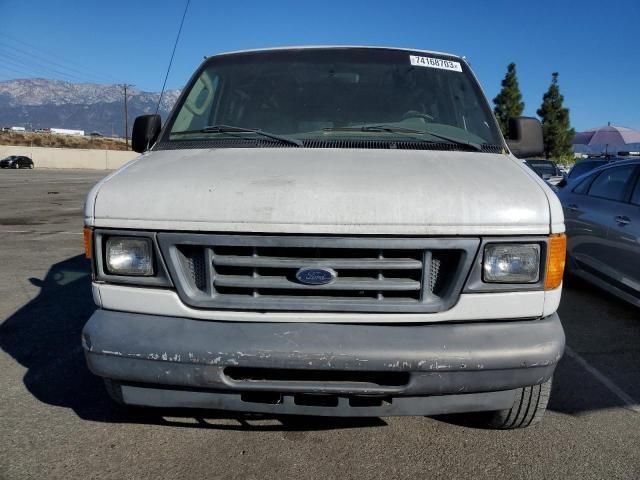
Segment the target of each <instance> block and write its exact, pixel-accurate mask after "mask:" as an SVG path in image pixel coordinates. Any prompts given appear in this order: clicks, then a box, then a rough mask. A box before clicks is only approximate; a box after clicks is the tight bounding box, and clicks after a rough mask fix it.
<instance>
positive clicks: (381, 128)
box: [322, 125, 482, 152]
mask: <svg viewBox="0 0 640 480" xmlns="http://www.w3.org/2000/svg"><path fill="white" fill-rule="evenodd" d="M322 130H324V131H326V132H388V133H408V134H417V135H424V134H427V135H431V136H432V137H436V138H439V139H440V140H445V141H447V142H449V143H454V144H456V145H460V146H464V147H470V148H472V149H473V150H475V151H477V152H481V151H482V146H481V145H480V144H479V143H475V142H465V141H462V140H458V139H457V138H453V137H449V136H447V135H441V134H439V133H434V132H431V131H429V130H416V129H413V128H403V127H393V126H390V125H363V126H361V127H333V128H332V127H328V128H323V129H322ZM412 138H415V137H412ZM416 140H421V141H429V140H423V139H421V138H418V139H416Z"/></svg>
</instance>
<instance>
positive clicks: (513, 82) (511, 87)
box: [493, 63, 524, 137]
mask: <svg viewBox="0 0 640 480" xmlns="http://www.w3.org/2000/svg"><path fill="white" fill-rule="evenodd" d="M493 103H494V105H495V108H494V109H493V112H494V113H495V115H496V119H497V120H498V124H499V125H500V129H501V130H502V133H503V134H504V136H505V137H508V136H509V118H511V117H519V116H520V115H522V112H523V111H524V102H523V101H522V93H520V87H519V86H518V77H517V76H516V64H515V63H510V64H509V66H508V67H507V74H506V75H505V76H504V79H503V80H502V89H501V90H500V93H498V96H497V97H496V98H494V99H493Z"/></svg>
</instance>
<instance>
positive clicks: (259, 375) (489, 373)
mask: <svg viewBox="0 0 640 480" xmlns="http://www.w3.org/2000/svg"><path fill="white" fill-rule="evenodd" d="M83 345H84V349H85V353H86V357H87V362H88V365H89V368H90V369H91V371H92V372H93V373H95V374H96V375H99V376H101V377H105V378H110V379H114V380H116V381H118V382H119V383H120V384H121V388H118V389H117V392H116V394H117V395H118V396H119V397H120V398H121V400H122V401H123V402H124V403H128V404H134V405H148V406H159V407H202V408H216V409H228V410H238V411H251V412H264V413H299V414H310V415H336V416H340V415H348V416H367V415H432V414H439V413H453V412H467V411H481V410H496V409H502V408H508V407H510V406H511V404H512V401H513V395H514V392H513V390H514V389H516V388H518V387H523V386H527V385H535V384H539V383H542V382H544V381H546V380H547V379H548V378H550V377H551V375H552V374H553V371H554V369H555V366H556V363H557V362H558V360H559V359H560V357H561V356H562V352H563V349H564V333H563V330H562V326H561V325H560V320H559V318H558V316H557V315H556V314H553V315H551V316H549V317H546V318H542V319H537V320H519V321H516V320H514V321H499V322H478V323H472V324H470V323H464V324H438V325H352V324H313V323H299V324H296V323H263V322H260V323H246V322H241V323H234V322H214V321H202V320H192V319H186V318H175V317H162V316H153V315H140V314H131V313H122V312H113V311H105V310H98V311H96V312H95V313H94V314H93V316H92V317H91V319H90V320H89V321H88V323H87V325H86V326H85V328H84V331H83Z"/></svg>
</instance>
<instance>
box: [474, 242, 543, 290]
mask: <svg viewBox="0 0 640 480" xmlns="http://www.w3.org/2000/svg"><path fill="white" fill-rule="evenodd" d="M483 270H484V281H485V282H488V283H536V282H537V281H538V280H539V278H540V245H538V244H535V243H530V244H529V243H513V244H497V243H496V244H489V245H487V246H486V247H485V249H484V264H483Z"/></svg>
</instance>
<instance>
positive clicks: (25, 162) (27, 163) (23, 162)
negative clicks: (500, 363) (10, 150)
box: [0, 155, 34, 168]
mask: <svg viewBox="0 0 640 480" xmlns="http://www.w3.org/2000/svg"><path fill="white" fill-rule="evenodd" d="M33 166H34V165H33V160H31V159H30V158H29V157H25V156H24V155H11V156H9V157H7V158H4V159H2V160H0V168H33Z"/></svg>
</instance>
